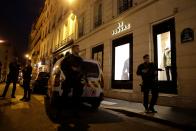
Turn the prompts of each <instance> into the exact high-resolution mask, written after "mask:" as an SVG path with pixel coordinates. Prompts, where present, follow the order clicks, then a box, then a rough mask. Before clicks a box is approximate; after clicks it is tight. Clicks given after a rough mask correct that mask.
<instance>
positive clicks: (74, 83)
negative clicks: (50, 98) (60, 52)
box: [61, 45, 83, 105]
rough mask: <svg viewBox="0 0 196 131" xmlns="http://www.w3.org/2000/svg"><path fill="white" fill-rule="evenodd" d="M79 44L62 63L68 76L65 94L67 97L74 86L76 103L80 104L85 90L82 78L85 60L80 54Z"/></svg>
mask: <svg viewBox="0 0 196 131" xmlns="http://www.w3.org/2000/svg"><path fill="white" fill-rule="evenodd" d="M79 51H80V50H79V45H73V46H72V53H71V54H68V55H66V56H65V58H64V60H63V61H62V63H61V69H62V71H63V72H64V74H65V76H66V80H65V82H64V84H63V87H62V88H63V94H64V96H65V97H66V96H67V95H68V93H69V91H70V89H71V88H73V94H72V97H73V100H74V105H78V104H79V102H80V97H81V95H82V91H83V84H82V83H81V79H82V77H83V71H82V65H83V64H82V63H83V60H82V58H81V57H80V56H79Z"/></svg>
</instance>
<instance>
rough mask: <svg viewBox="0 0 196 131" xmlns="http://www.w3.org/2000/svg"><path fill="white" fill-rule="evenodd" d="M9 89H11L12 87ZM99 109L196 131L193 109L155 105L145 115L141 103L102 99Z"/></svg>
mask: <svg viewBox="0 0 196 131" xmlns="http://www.w3.org/2000/svg"><path fill="white" fill-rule="evenodd" d="M17 86H19V85H17ZM3 89H4V84H0V95H1V93H2V90H3ZM10 89H12V87H11V88H10ZM9 93H10V91H9V92H8V96H9ZM18 94H23V92H22V90H18V89H17V95H18ZM101 108H106V109H110V110H114V111H117V112H120V113H123V114H125V115H127V116H129V117H139V118H142V119H146V120H150V121H155V122H159V123H161V124H166V125H170V126H173V127H177V128H180V129H183V130H186V131H191V130H194V131H196V110H194V109H187V108H177V107H169V106H160V105H156V106H155V109H156V110H157V111H158V112H157V113H145V111H144V107H143V104H142V103H137V102H131V101H126V100H119V99H112V98H104V100H103V101H102V103H101Z"/></svg>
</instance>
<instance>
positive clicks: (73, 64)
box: [1, 45, 158, 113]
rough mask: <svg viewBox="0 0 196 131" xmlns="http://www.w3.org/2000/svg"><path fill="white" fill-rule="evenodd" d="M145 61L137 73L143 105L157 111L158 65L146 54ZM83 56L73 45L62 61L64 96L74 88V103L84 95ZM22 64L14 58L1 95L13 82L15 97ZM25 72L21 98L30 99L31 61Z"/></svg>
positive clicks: (147, 108) (12, 95) (28, 62)
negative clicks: (82, 81) (155, 107)
mask: <svg viewBox="0 0 196 131" xmlns="http://www.w3.org/2000/svg"><path fill="white" fill-rule="evenodd" d="M143 60H144V62H143V63H142V64H140V65H139V66H138V68H137V72H136V73H137V75H140V76H141V78H142V80H143V83H142V85H141V88H142V92H143V105H144V107H145V111H146V112H153V113H156V112H157V111H156V110H155V109H154V106H155V104H156V102H157V98H158V85H157V84H158V80H157V71H158V69H157V67H156V66H155V64H154V63H152V62H150V60H149V55H148V54H146V55H144V56H143ZM82 62H83V60H82V58H81V57H80V56H79V46H78V45H73V46H72V54H70V53H67V54H66V56H65V57H64V59H63V61H62V63H61V69H62V71H63V73H64V74H65V76H66V80H65V81H64V82H63V84H62V88H63V96H64V97H65V98H66V97H67V96H68V93H69V91H70V90H71V88H73V98H74V103H77V104H78V103H79V101H80V97H81V95H82V91H83V89H82V87H83V84H82V83H81V79H82V77H83V76H84V73H83V71H82ZM19 69H20V66H19V64H18V60H17V59H14V61H13V62H11V63H10V65H9V74H8V75H7V80H6V85H5V89H4V91H3V94H2V96H1V97H5V96H6V93H7V91H8V88H9V85H10V84H11V83H13V89H12V94H11V97H12V98H15V91H16V83H17V80H18V75H19ZM22 73H23V87H24V96H23V97H22V98H21V99H20V100H23V101H29V100H30V98H31V90H30V80H31V74H32V66H31V61H30V60H27V64H26V66H25V67H24V68H23V70H22ZM150 91H151V94H152V98H151V101H150V103H149V92H150Z"/></svg>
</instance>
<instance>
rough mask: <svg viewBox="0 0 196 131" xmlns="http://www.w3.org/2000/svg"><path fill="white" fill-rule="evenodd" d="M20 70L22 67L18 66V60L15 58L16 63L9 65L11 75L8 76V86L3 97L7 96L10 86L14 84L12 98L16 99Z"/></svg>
mask: <svg viewBox="0 0 196 131" xmlns="http://www.w3.org/2000/svg"><path fill="white" fill-rule="evenodd" d="M19 69H20V66H19V64H18V58H17V57H16V58H14V61H13V62H11V63H10V64H9V74H8V75H7V81H6V85H5V89H4V91H3V94H2V97H5V96H6V93H7V91H8V88H9V85H10V84H11V83H13V89H12V94H11V97H12V98H15V91H16V83H17V81H18V75H19Z"/></svg>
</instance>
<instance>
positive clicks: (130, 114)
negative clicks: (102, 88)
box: [104, 107, 196, 131]
mask: <svg viewBox="0 0 196 131" xmlns="http://www.w3.org/2000/svg"><path fill="white" fill-rule="evenodd" d="M104 108H106V109H109V110H113V111H116V112H120V113H122V114H125V115H127V116H129V117H138V118H142V119H145V120H150V121H154V122H158V123H161V124H165V125H169V126H173V127H176V128H179V129H183V130H189V131H193V130H194V131H195V130H196V127H195V126H193V125H186V124H180V123H176V122H173V121H169V120H166V119H161V118H157V117H153V116H149V115H145V114H141V113H136V112H133V111H128V110H125V109H120V108H109V107H104ZM151 114H152V113H151Z"/></svg>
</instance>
